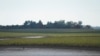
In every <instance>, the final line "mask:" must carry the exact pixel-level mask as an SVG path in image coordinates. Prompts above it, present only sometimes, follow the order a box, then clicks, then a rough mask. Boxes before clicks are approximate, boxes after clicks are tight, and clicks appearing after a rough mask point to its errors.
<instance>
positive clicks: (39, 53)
mask: <svg viewBox="0 0 100 56" xmlns="http://www.w3.org/2000/svg"><path fill="white" fill-rule="evenodd" d="M0 56H100V52H98V51H86V50H71V49H54V48H24V49H22V48H5V49H1V50H0Z"/></svg>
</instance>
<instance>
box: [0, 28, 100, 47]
mask: <svg viewBox="0 0 100 56" xmlns="http://www.w3.org/2000/svg"><path fill="white" fill-rule="evenodd" d="M62 30H63V31H62ZM29 36H33V37H34V36H43V38H22V37H29ZM0 39H1V40H0V46H36V45H37V46H56V47H57V46H64V47H68V46H69V47H71V46H73V47H96V48H97V47H98V48H100V31H99V30H82V29H81V30H78V29H69V30H68V29H67V30H65V29H56V30H52V29H47V30H43V29H40V32H39V30H38V29H37V31H36V29H35V30H32V29H31V30H30V29H24V30H22V29H20V30H18V29H14V30H8V31H7V30H5V31H1V32H0ZM2 39H6V40H2Z"/></svg>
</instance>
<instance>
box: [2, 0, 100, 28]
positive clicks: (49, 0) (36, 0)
mask: <svg viewBox="0 0 100 56" xmlns="http://www.w3.org/2000/svg"><path fill="white" fill-rule="evenodd" d="M26 20H33V21H36V22H38V21H39V20H41V21H43V22H44V24H45V23H46V22H47V21H52V22H54V21H58V20H66V21H76V22H77V21H83V23H84V24H89V25H92V26H100V0H0V25H12V24H14V25H16V24H23V23H24V21H26Z"/></svg>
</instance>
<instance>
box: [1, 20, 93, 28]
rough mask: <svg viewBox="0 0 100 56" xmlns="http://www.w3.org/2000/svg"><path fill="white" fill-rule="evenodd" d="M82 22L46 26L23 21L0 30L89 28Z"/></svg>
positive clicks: (61, 21) (63, 21) (50, 23)
mask: <svg viewBox="0 0 100 56" xmlns="http://www.w3.org/2000/svg"><path fill="white" fill-rule="evenodd" d="M82 23H83V22H82V21H78V22H73V21H67V22H65V20H60V21H55V22H47V24H43V22H42V21H41V20H40V21H38V22H37V23H36V22H35V21H31V20H28V21H25V22H24V23H23V24H22V25H7V26H2V25H1V26H0V29H46V28H47V29H51V28H57V29H82V28H88V29H89V28H91V26H90V25H82Z"/></svg>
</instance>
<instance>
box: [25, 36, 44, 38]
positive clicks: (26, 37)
mask: <svg viewBox="0 0 100 56" xmlns="http://www.w3.org/2000/svg"><path fill="white" fill-rule="evenodd" d="M23 38H44V36H28V37H23Z"/></svg>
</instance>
